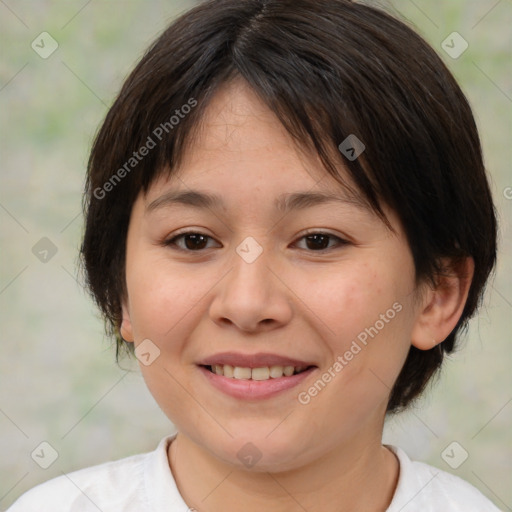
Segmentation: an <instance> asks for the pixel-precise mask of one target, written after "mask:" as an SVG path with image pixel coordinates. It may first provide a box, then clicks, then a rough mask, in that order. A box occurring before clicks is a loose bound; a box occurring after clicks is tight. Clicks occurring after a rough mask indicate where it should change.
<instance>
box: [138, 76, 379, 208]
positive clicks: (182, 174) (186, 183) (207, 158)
mask: <svg viewBox="0 0 512 512" xmlns="http://www.w3.org/2000/svg"><path fill="white" fill-rule="evenodd" d="M338 158H339V157H338ZM338 172H339V174H340V176H341V177H342V180H343V182H345V183H347V184H348V187H347V186H343V185H342V184H341V183H340V182H339V181H337V180H336V179H335V178H334V177H333V176H331V175H330V174H329V173H328V172H327V170H326V169H325V167H324V165H323V163H322V161H321V159H320V158H319V156H318V154H317V153H316V152H315V151H312V150H311V149H310V148H308V147H306V146H305V145H304V144H301V143H299V142H298V141H297V140H295V139H294V138H293V137H292V136H291V135H290V134H289V133H288V131H287V130H286V129H285V127H284V126H283V125H282V124H281V122H280V121H279V119H278V118H277V116H276V115H275V114H274V113H273V112H272V111H271V110H270V109H269V108H268V107H267V105H266V104H265V103H264V102H263V101H262V100H261V99H260V98H259V97H258V95H257V94H256V93H255V92H254V91H253V90H252V89H251V88H250V87H249V86H248V85H247V84H246V83H245V82H244V81H242V80H236V81H233V82H231V83H229V84H226V85H224V86H223V87H222V88H220V89H219V90H218V91H217V93H216V94H215V95H214V96H213V98H212V99H211V101H210V102H209V104H208V105H207V107H206V108H205V111H204V113H203V116H202V118H201V120H200V121H199V123H198V125H197V126H196V128H195V129H194V130H193V132H192V133H191V135H190V137H189V139H188V143H187V145H186V147H185V151H184V153H183V155H182V158H181V159H180V164H179V166H178V167H176V168H175V169H173V170H172V172H170V170H169V169H167V172H163V173H162V174H161V175H160V176H159V178H158V179H156V180H155V182H154V183H153V184H152V187H150V191H149V193H148V195H147V201H146V203H147V205H149V204H151V203H152V202H153V201H154V198H155V194H161V193H162V192H163V191H165V190H169V189H170V188H171V186H172V190H173V191H174V192H176V191H180V192H187V191H190V189H199V188H200V189H203V192H202V193H200V194H188V198H186V200H190V201H189V202H195V203H196V204H197V203H199V202H203V203H204V204H205V205H207V206H213V205H214V204H216V205H217V206H218V205H219V204H220V202H221V201H222V199H221V198H220V197H219V195H223V194H224V195H225V194H226V193H230V194H231V193H234V192H236V193H239V194H245V193H247V194H249V193H250V192H251V191H253V192H256V191H260V192H266V193H267V194H269V195H272V196H273V198H272V199H273V200H274V199H275V201H274V202H275V206H276V208H277V209H279V210H286V209H288V208H289V207H290V206H291V207H294V206H297V205H299V204H302V205H304V204H306V203H308V204H310V205H311V204H314V203H316V204H319V203H321V202H325V200H326V199H329V198H331V199H332V198H333V197H338V198H343V199H345V200H347V201H351V202H353V203H354V205H358V206H362V207H364V208H365V209H369V207H368V206H367V202H366V201H365V200H364V199H363V198H362V195H361V194H359V193H357V192H356V188H355V186H354V185H353V183H352V180H351V179H350V177H349V175H348V173H347V171H346V169H344V167H343V165H342V164H341V163H340V165H339V168H338ZM208 190H211V191H212V193H211V194H209V193H208ZM213 191H217V193H214V192H213ZM293 192H295V195H294V197H285V196H287V195H289V194H291V193H293ZM174 195H176V194H174ZM182 195H183V194H182ZM199 195H201V196H202V197H199ZM207 195H208V196H209V197H206V196H207ZM214 196H215V197H214ZM299 196H300V197H299Z"/></svg>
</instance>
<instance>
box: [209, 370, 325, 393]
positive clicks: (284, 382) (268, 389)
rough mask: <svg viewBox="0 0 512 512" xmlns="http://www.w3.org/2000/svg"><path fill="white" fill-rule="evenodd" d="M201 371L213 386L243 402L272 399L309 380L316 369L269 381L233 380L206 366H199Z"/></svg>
mask: <svg viewBox="0 0 512 512" xmlns="http://www.w3.org/2000/svg"><path fill="white" fill-rule="evenodd" d="M199 369H200V370H201V372H202V373H203V375H204V376H205V377H206V378H207V379H208V381H209V382H210V384H211V385H212V386H214V387H215V388H217V389H218V390H219V391H222V392H223V393H225V394H226V395H230V396H232V397H234V398H239V399H241V400H260V399H265V398H271V397H273V396H275V395H278V394H279V393H282V392H283V391H286V390H288V389H292V388H294V387H295V386H297V385H299V384H300V383H301V382H302V381H304V379H307V378H308V377H309V376H310V375H311V373H313V371H314V370H315V369H316V367H312V368H308V369H307V370H304V371H303V372H301V373H297V374H295V375H291V376H290V377H279V378H277V379H268V380H252V379H251V380H249V379H247V380H243V379H232V378H229V377H224V376H223V375H217V374H216V373H213V372H211V371H210V370H207V369H206V368H205V367H204V366H199Z"/></svg>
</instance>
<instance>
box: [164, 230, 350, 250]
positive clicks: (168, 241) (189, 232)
mask: <svg viewBox="0 0 512 512" xmlns="http://www.w3.org/2000/svg"><path fill="white" fill-rule="evenodd" d="M185 235H201V236H204V237H207V238H210V239H212V240H215V241H216V242H218V241H217V240H216V239H215V238H214V237H213V236H211V235H208V234H207V233H203V232H202V231H200V230H190V229H189V230H187V231H183V232H177V233H175V234H173V235H172V236H170V237H167V238H165V239H164V244H165V245H170V244H171V242H174V240H176V239H177V238H180V237H183V236H185ZM309 235H325V236H329V237H331V238H335V239H337V240H339V241H340V242H342V243H345V244H346V243H348V240H347V238H346V237H343V236H339V235H335V234H334V233H330V232H328V231H324V230H322V229H311V230H308V231H307V232H305V233H303V234H301V235H300V236H298V237H297V238H296V239H295V241H299V240H302V239H303V238H305V237H307V236H309ZM180 249H181V248H180ZM184 250H186V251H187V252H201V251H190V250H187V249H184ZM315 252H321V251H315Z"/></svg>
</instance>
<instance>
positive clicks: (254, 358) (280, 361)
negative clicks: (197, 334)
mask: <svg viewBox="0 0 512 512" xmlns="http://www.w3.org/2000/svg"><path fill="white" fill-rule="evenodd" d="M197 364H198V365H200V366H213V365H215V364H219V365H224V364H229V365H230V366H240V367H242V368H262V367H263V366H306V367H307V366H316V365H315V364H314V363H312V362H310V361H301V360H299V359H291V358H289V357H286V356H280V355H278V354H271V353H267V352H265V353H263V352H259V353H257V354H241V353H237V352H220V353H218V354H214V355H212V356H209V357H207V358H205V359H203V360H201V361H199V362H198V363H197ZM299 375H300V374H299ZM288 378H290V377H288ZM277 380H279V379H277ZM263 382H265V381H263Z"/></svg>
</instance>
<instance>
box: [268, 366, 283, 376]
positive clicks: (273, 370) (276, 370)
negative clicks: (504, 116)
mask: <svg viewBox="0 0 512 512" xmlns="http://www.w3.org/2000/svg"><path fill="white" fill-rule="evenodd" d="M270 376H271V377H272V378H273V379H278V378H279V377H282V376H283V367H282V366H271V367H270Z"/></svg>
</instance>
